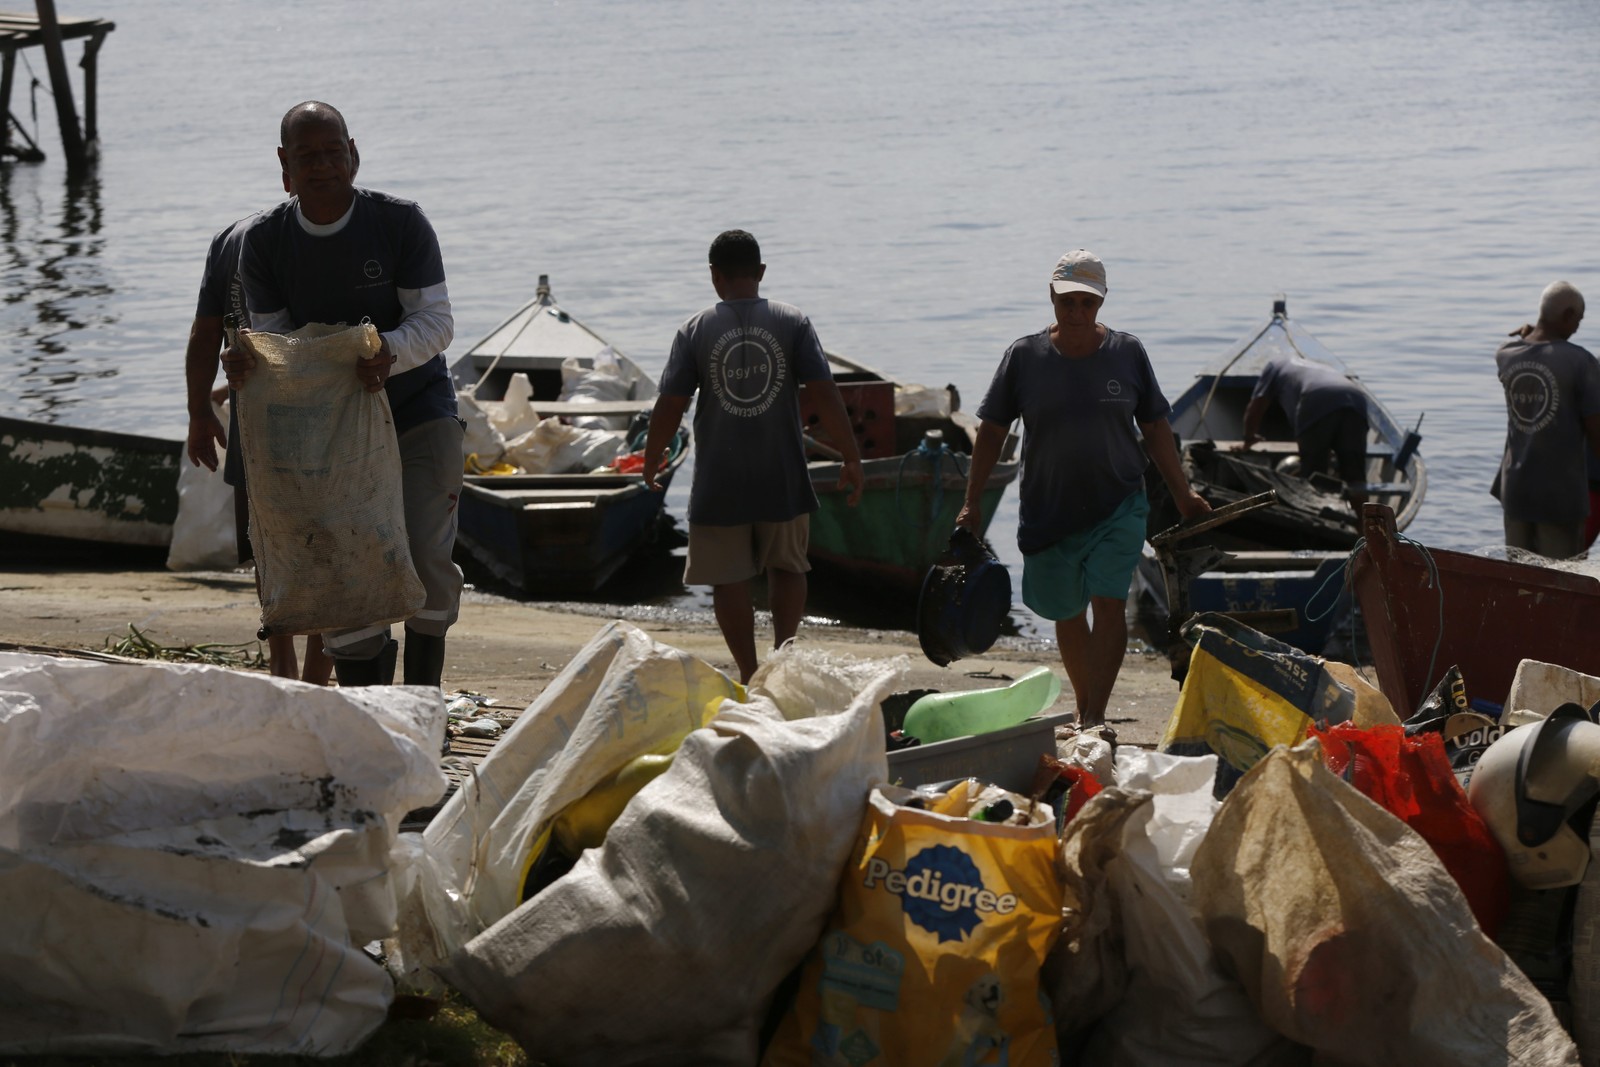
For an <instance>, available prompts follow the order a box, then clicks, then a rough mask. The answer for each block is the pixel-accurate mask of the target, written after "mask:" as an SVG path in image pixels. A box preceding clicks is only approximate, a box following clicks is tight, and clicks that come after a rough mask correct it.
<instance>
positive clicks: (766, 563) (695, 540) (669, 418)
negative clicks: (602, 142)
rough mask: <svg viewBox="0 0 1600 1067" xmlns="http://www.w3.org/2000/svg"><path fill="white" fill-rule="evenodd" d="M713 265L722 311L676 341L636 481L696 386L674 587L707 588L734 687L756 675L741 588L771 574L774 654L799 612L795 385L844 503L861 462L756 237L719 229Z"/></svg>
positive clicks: (801, 548) (802, 494)
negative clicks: (832, 449) (840, 458)
mask: <svg viewBox="0 0 1600 1067" xmlns="http://www.w3.org/2000/svg"><path fill="white" fill-rule="evenodd" d="M710 258H711V285H712V288H714V289H715V290H716V291H717V296H718V298H719V302H718V303H717V304H716V305H715V306H713V307H709V308H707V309H706V310H704V311H702V312H700V313H699V314H698V315H696V316H694V317H693V318H691V319H690V320H689V321H688V322H686V323H684V324H683V327H682V328H681V329H679V330H678V335H677V337H675V338H674V339H673V342H672V352H671V354H670V355H669V356H668V357H667V366H666V369H665V370H663V371H662V372H661V395H660V397H659V398H657V400H656V404H655V409H654V410H653V411H652V412H651V413H650V431H649V434H648V436H647V437H646V439H645V453H644V471H645V475H644V476H645V482H646V484H648V485H649V486H650V487H651V488H652V489H654V488H656V481H655V478H656V473H657V472H658V471H659V470H660V467H661V457H662V454H663V453H664V452H665V451H666V447H667V444H668V442H670V441H671V440H672V435H673V434H675V433H676V432H677V431H678V425H679V423H681V422H682V421H683V415H684V412H685V411H687V410H688V407H689V401H690V399H692V398H693V397H694V395H695V393H696V391H698V392H699V394H700V403H699V406H698V407H697V408H696V409H695V415H694V457H695V458H694V486H693V488H692V489H691V490H690V492H689V560H688V565H687V566H686V567H685V569H684V575H683V580H684V582H685V583H686V584H688V585H709V586H711V602H712V607H713V608H714V609H715V612H716V616H717V626H718V627H719V628H720V629H721V630H722V636H723V639H724V640H725V641H727V643H728V651H729V652H731V653H732V654H733V660H734V662H735V663H736V664H738V667H739V680H740V681H741V682H748V681H749V680H750V676H751V675H752V674H754V673H755V669H756V644H755V609H754V608H753V607H752V605H751V601H750V592H751V590H750V580H751V579H752V578H754V577H756V575H758V574H760V573H761V572H762V571H765V572H766V575H767V600H768V603H769V604H770V605H771V607H772V630H773V634H772V647H774V648H780V647H782V645H783V643H784V642H785V641H787V640H789V639H790V638H791V637H793V636H794V635H795V633H796V632H797V631H798V630H799V629H800V617H801V615H803V614H804V612H805V606H806V572H807V571H809V570H810V569H811V564H810V563H809V562H808V561H807V560H806V549H807V547H808V539H809V533H810V528H811V527H810V523H811V512H813V511H815V510H816V509H817V495H816V493H815V492H814V491H813V490H812V488H811V477H810V474H809V472H808V471H807V469H806V456H805V444H804V442H803V441H802V440H801V427H800V385H801V383H805V385H806V388H807V389H810V390H812V391H813V392H814V394H815V396H816V399H817V401H818V403H817V410H818V411H819V412H820V414H821V417H822V428H823V430H824V431H825V432H826V433H827V435H828V438H829V440H830V441H832V442H834V443H835V444H836V445H837V447H838V448H839V450H840V451H841V452H842V453H844V466H843V469H842V470H841V472H840V474H839V487H840V488H841V489H843V488H845V487H846V486H849V487H851V493H850V497H849V501H848V502H849V504H850V506H851V507H854V506H855V505H856V503H857V502H858V501H859V500H860V499H861V456H860V452H859V450H858V448H857V446H856V439H855V435H854V433H852V432H851V429H850V417H849V415H848V414H847V413H846V411H845V407H844V400H843V399H842V398H841V397H840V395H839V387H838V386H837V385H835V384H834V381H833V375H832V373H831V372H830V371H829V370H828V361H827V358H826V357H825V356H824V355H823V353H822V343H821V342H820V341H818V340H817V332H816V331H815V330H814V329H812V328H811V320H810V319H808V318H807V317H806V316H805V315H804V314H802V313H801V311H800V309H799V308H796V307H792V306H790V305H788V304H780V303H778V302H776V301H770V300H765V299H763V298H762V297H761V295H760V287H761V279H762V278H763V277H764V276H765V275H766V271H767V266H766V264H765V263H762V262H761V247H760V245H758V244H757V243H756V239H755V238H754V237H752V236H751V235H750V234H748V233H746V232H745V231H744V230H728V231H726V232H725V233H721V234H718V235H717V238H716V240H714V241H712V242H711V253H710Z"/></svg>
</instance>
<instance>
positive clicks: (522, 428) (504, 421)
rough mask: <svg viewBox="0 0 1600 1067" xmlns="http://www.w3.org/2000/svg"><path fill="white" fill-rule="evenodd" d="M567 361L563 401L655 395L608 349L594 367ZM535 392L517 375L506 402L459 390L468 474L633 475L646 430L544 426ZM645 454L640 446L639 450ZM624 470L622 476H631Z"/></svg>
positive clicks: (596, 424)
mask: <svg viewBox="0 0 1600 1067" xmlns="http://www.w3.org/2000/svg"><path fill="white" fill-rule="evenodd" d="M585 362H589V361H580V360H578V359H576V358H569V359H566V360H564V361H563V362H562V365H561V382H562V385H561V396H560V400H561V401H563V402H568V403H603V402H605V401H609V400H648V399H650V398H652V397H654V396H655V395H656V387H655V383H654V382H652V381H651V380H650V379H649V378H647V377H645V376H644V375H643V374H641V373H640V372H639V370H638V368H636V367H633V366H632V365H631V364H628V365H624V364H623V363H622V362H621V361H619V360H617V359H616V358H615V357H614V355H613V353H612V351H611V349H610V348H606V349H603V350H602V351H601V352H600V353H599V354H598V355H597V356H596V357H595V359H594V360H593V361H592V365H590V366H584V363H585ZM532 400H533V384H532V382H530V381H529V380H528V376H527V375H525V374H514V375H512V376H511V379H510V381H509V382H508V384H507V386H506V395H505V396H504V397H503V398H502V399H500V400H488V399H480V398H479V397H478V396H477V391H476V387H475V386H463V387H461V388H460V389H458V390H457V401H458V404H459V406H460V408H461V414H462V418H463V419H465V420H466V423H467V434H466V438H465V440H464V443H463V446H462V448H463V451H464V454H465V456H466V460H467V466H468V472H469V473H472V474H587V473H589V472H591V471H601V470H606V469H608V468H610V469H620V468H618V466H617V465H618V464H619V463H623V464H624V465H625V466H631V468H632V470H633V471H636V470H637V469H638V466H639V463H642V456H640V457H639V458H638V459H637V460H635V461H633V462H632V463H631V464H630V463H628V462H627V461H628V457H629V456H630V455H631V454H633V452H637V451H638V450H637V449H633V448H632V439H633V438H634V437H636V436H639V431H640V430H641V429H642V427H635V426H633V425H632V422H631V419H630V417H629V416H627V415H620V416H619V415H572V416H567V417H564V418H544V419H542V418H540V417H539V414H538V412H537V411H535V410H534V406H533V402H532ZM641 447H642V446H641ZM630 472H631V471H630V470H623V471H622V473H630Z"/></svg>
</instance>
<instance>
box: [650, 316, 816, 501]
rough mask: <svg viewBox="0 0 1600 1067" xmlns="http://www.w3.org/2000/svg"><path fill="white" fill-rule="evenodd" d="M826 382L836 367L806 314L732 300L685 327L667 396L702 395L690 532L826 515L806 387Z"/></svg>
mask: <svg viewBox="0 0 1600 1067" xmlns="http://www.w3.org/2000/svg"><path fill="white" fill-rule="evenodd" d="M824 380H832V374H831V373H830V372H829V370H828V361H827V357H825V356H824V355H823V354H822V343H821V342H820V341H818V340H817V332H816V331H815V330H814V329H812V328H811V320H810V319H808V318H806V317H805V315H803V314H802V313H801V312H800V309H799V308H796V307H792V306H790V305H788V304H780V303H777V302H775V301H770V300H764V299H761V298H755V299H751V300H731V301H729V300H724V301H722V302H721V303H719V304H717V305H716V306H714V307H709V308H707V309H706V310H704V311H702V312H700V313H699V314H698V315H696V316H694V317H693V318H691V319H690V320H689V321H688V322H686V323H684V324H683V326H682V328H680V329H679V330H678V335H677V336H676V337H675V338H673V340H672V353H671V354H670V355H669V356H668V357H667V366H666V369H665V370H663V371H662V372H661V392H662V394H663V395H664V396H693V395H694V393H695V391H696V390H699V393H700V399H699V401H698V403H697V404H696V405H695V413H694V485H693V487H692V488H691V489H690V491H689V521H690V522H692V523H696V524H699V525H706V526H741V525H744V524H745V523H752V522H786V521H788V520H789V519H792V518H794V517H796V516H798V515H804V514H807V513H809V512H812V511H815V510H816V509H817V494H816V493H815V492H814V491H813V490H812V488H811V475H810V473H809V472H808V471H807V469H806V457H805V447H804V445H803V444H802V443H801V440H800V429H801V428H800V383H801V382H810V381H824Z"/></svg>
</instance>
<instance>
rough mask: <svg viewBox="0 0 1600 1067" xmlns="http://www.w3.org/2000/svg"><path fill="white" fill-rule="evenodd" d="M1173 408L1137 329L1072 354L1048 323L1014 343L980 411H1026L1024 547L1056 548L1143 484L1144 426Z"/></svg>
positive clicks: (1009, 417)
mask: <svg viewBox="0 0 1600 1067" xmlns="http://www.w3.org/2000/svg"><path fill="white" fill-rule="evenodd" d="M1170 410H1171V405H1169V404H1168V403H1167V398H1166V397H1165V396H1164V395H1162V392H1161V386H1160V385H1159V384H1157V382H1156V375H1155V371H1154V370H1152V369H1151V367H1150V357H1149V356H1148V355H1146V354H1145V350H1144V345H1142V344H1140V343H1139V339H1138V338H1137V337H1134V336H1133V335H1132V334H1127V333H1119V332H1118V331H1116V330H1107V331H1106V337H1105V340H1104V341H1102V342H1101V344H1100V347H1099V348H1097V349H1096V350H1095V351H1094V352H1093V353H1092V354H1091V355H1088V356H1085V357H1083V358H1081V359H1069V358H1067V357H1066V356H1063V355H1062V354H1061V353H1060V352H1059V351H1058V350H1057V349H1056V347H1055V345H1053V344H1052V343H1051V342H1050V331H1049V330H1048V329H1045V330H1043V331H1041V332H1039V333H1036V334H1031V335H1030V336H1027V337H1023V338H1020V339H1019V340H1017V341H1015V342H1013V343H1012V345H1011V347H1010V348H1008V349H1007V350H1006V354H1005V357H1004V358H1003V359H1001V360H1000V369H999V370H997V371H995V375H994V381H993V382H991V383H990V385H989V392H988V393H987V394H986V395H985V396H984V398H983V403H982V404H980V405H978V417H979V418H981V419H985V420H987V421H989V422H996V423H999V424H1001V425H1003V426H1009V425H1011V423H1012V422H1013V421H1015V420H1016V419H1018V418H1021V419H1022V426H1023V436H1022V491H1021V509H1020V522H1019V524H1018V527H1017V547H1018V548H1020V549H1021V550H1022V551H1023V552H1024V553H1031V552H1039V551H1042V550H1043V549H1046V548H1049V547H1050V546H1051V545H1053V544H1055V543H1056V542H1057V541H1059V540H1061V539H1062V538H1063V537H1066V536H1067V535H1068V534H1072V533H1077V532H1078V531H1080V530H1087V529H1089V528H1090V527H1091V526H1094V525H1095V524H1097V523H1099V522H1102V521H1104V520H1105V519H1106V518H1108V517H1109V516H1110V515H1111V513H1112V512H1114V511H1116V510H1117V506H1118V505H1120V504H1121V503H1122V502H1123V501H1124V500H1126V499H1127V498H1128V496H1129V495H1130V494H1132V493H1136V492H1140V491H1141V490H1142V488H1143V479H1144V470H1145V466H1146V465H1147V463H1148V458H1147V457H1146V455H1145V452H1144V448H1143V446H1142V445H1141V444H1140V441H1139V435H1138V433H1137V431H1136V429H1135V425H1134V424H1135V423H1136V422H1154V421H1156V420H1157V419H1161V418H1165V417H1166V415H1167V412H1168V411H1170Z"/></svg>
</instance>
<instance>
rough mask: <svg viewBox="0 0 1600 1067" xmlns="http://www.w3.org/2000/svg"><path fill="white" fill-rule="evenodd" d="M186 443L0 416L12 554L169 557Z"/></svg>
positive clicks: (2, 526) (1, 513) (4, 511)
mask: <svg viewBox="0 0 1600 1067" xmlns="http://www.w3.org/2000/svg"><path fill="white" fill-rule="evenodd" d="M182 454H183V442H182V441H177V440H167V439H162V438H155V437H144V436H141V435H138V434H125V433H113V432H109V431H103V430H86V429H80V428H77V427H70V426H59V425H56V424H54V423H41V422H34V421H29V420H23V419H11V418H0V534H3V535H4V539H5V542H6V546H7V548H8V550H11V551H17V550H20V551H23V552H25V553H26V554H28V555H39V554H44V555H55V554H61V555H72V554H81V553H84V552H91V553H92V552H94V551H95V550H97V549H108V550H111V551H113V552H115V553H117V554H119V555H122V554H128V553H132V554H149V555H161V554H164V552H165V550H166V548H167V546H168V545H170V544H171V542H172V524H173V521H174V520H175V519H176V518H177V515H178V470H179V463H180V462H181V460H182Z"/></svg>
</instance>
